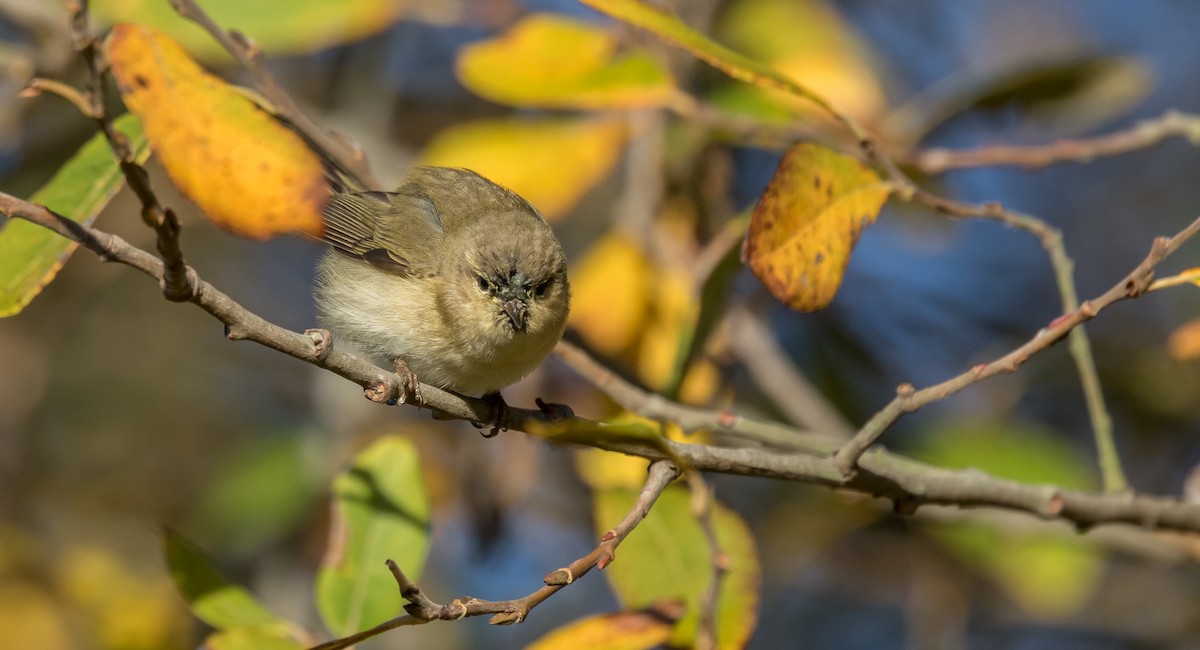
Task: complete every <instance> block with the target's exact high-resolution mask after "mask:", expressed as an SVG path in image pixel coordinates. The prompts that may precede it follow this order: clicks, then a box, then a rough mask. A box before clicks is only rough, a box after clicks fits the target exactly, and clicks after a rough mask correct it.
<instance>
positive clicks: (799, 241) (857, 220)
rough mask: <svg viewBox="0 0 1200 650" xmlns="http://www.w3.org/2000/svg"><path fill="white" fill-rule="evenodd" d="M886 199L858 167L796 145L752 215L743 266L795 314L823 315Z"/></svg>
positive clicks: (838, 156)
mask: <svg viewBox="0 0 1200 650" xmlns="http://www.w3.org/2000/svg"><path fill="white" fill-rule="evenodd" d="M888 192H889V187H888V185H887V184H885V183H883V182H881V181H880V180H879V177H878V176H877V175H876V174H875V172H873V171H871V170H870V169H868V168H867V167H865V166H863V165H862V163H860V162H858V161H857V160H855V159H853V158H851V157H849V156H846V155H843V154H840V153H838V152H836V151H833V150H831V149H827V148H825V147H821V146H818V145H815V144H811V143H800V144H797V145H795V146H793V147H792V148H791V149H789V150H788V152H787V153H786V154H784V157H783V160H782V161H780V163H779V169H777V170H776V171H775V176H774V177H773V178H772V179H771V182H770V184H769V185H768V186H767V189H766V191H765V192H764V193H763V195H762V197H761V198H760V199H759V202H758V205H757V206H755V208H754V215H753V217H751V220H750V230H749V232H748V233H747V235H746V242H745V245H744V246H743V247H742V259H743V260H744V261H745V262H746V263H747V264H748V265H749V266H750V268H751V270H753V271H754V274H755V275H756V276H758V279H760V280H762V282H763V284H765V285H766V286H767V289H769V290H770V292H771V295H773V296H775V297H776V298H778V299H779V300H781V301H783V302H784V303H786V304H787V305H788V306H789V307H792V308H793V309H799V310H801V311H815V310H817V309H821V308H822V307H825V306H826V305H828V304H829V302H830V301H832V300H833V297H834V295H835V294H836V293H837V290H838V286H840V285H841V282H842V275H844V274H845V272H846V266H847V264H849V263H850V252H851V250H852V249H853V248H854V245H855V243H857V242H858V236H859V235H860V234H861V233H862V231H863V229H864V228H866V227H867V226H868V225H870V224H871V223H873V222H874V221H875V218H876V217H878V216H879V210H880V209H881V208H882V207H883V203H884V201H886V200H887V196H888Z"/></svg>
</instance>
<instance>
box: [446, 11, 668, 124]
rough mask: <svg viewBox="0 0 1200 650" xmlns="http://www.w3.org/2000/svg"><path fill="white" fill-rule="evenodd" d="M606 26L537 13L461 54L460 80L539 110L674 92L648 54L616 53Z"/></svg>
mask: <svg viewBox="0 0 1200 650" xmlns="http://www.w3.org/2000/svg"><path fill="white" fill-rule="evenodd" d="M616 49H617V39H616V37H615V36H614V35H613V34H611V33H609V32H608V31H606V30H604V29H601V28H599V27H597V26H595V25H593V24H591V23H586V22H582V21H578V20H574V19H571V18H567V17H565V16H559V15H555V14H532V15H530V16H528V17H526V18H524V19H522V20H521V21H520V22H518V23H517V24H516V25H514V26H513V27H512V28H511V29H510V30H508V31H507V32H505V33H504V34H501V35H499V36H496V37H494V38H491V39H488V40H484V41H479V42H477V43H472V44H471V45H468V46H466V47H464V48H463V49H462V50H461V51H460V52H459V55H458V61H457V74H458V78H459V81H461V82H462V84H463V85H464V86H466V87H467V88H468V89H469V90H471V91H472V92H474V93H475V94H477V95H479V96H480V97H483V98H485V99H488V100H491V101H494V102H497V103H501V104H509V105H514V106H536V107H539V108H579V109H585V110H595V109H608V108H645V107H653V106H662V105H664V104H666V103H667V102H669V101H670V100H671V98H672V97H674V95H675V83H674V80H673V79H672V78H671V74H670V73H669V72H668V71H667V69H666V68H665V67H664V66H663V65H662V64H661V63H659V62H658V61H657V60H656V59H655V58H654V57H653V56H651V55H650V54H649V53H648V52H644V51H634V52H629V53H627V54H622V55H617V53H616Z"/></svg>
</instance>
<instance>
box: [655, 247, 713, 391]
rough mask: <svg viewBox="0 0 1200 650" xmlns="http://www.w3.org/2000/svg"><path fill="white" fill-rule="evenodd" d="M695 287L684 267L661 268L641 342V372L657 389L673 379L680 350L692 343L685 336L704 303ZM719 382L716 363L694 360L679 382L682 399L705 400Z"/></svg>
mask: <svg viewBox="0 0 1200 650" xmlns="http://www.w3.org/2000/svg"><path fill="white" fill-rule="evenodd" d="M692 287H693V285H692V278H691V276H690V275H689V274H688V273H687V271H685V270H684V269H681V268H666V269H660V270H659V272H658V274H657V278H656V279H655V284H654V293H653V300H652V302H653V305H654V309H653V311H652V314H651V318H650V320H649V322H647V324H646V326H645V328H644V331H643V332H642V336H641V339H640V340H639V343H638V356H637V371H638V376H639V377H641V379H642V381H644V382H646V383H647V384H648V385H650V386H652V387H654V388H655V389H657V390H661V389H663V388H665V387H667V386H668V385H669V383H670V382H671V381H672V380H673V377H672V374H673V373H674V372H675V371H676V360H677V359H678V358H679V356H680V349H681V348H683V347H684V346H686V345H687V344H688V342H687V341H685V340H684V339H683V337H684V336H685V335H686V334H687V333H688V331H689V327H690V326H691V324H692V323H695V322H696V318H697V315H698V313H699V307H700V305H699V300H698V296H696V295H695V292H694V291H693V289H692ZM719 382H720V373H719V372H718V371H717V369H716V367H715V366H713V365H712V363H710V362H708V361H703V360H702V361H699V362H697V363H694V364H692V365H691V366H689V367H688V368H687V369H686V373H685V374H684V376H683V378H682V379H681V380H680V381H679V391H678V392H679V399H680V401H683V402H686V403H689V404H701V403H704V402H706V401H708V399H709V398H710V397H712V394H713V393H714V392H715V391H716V389H717V386H718V385H719Z"/></svg>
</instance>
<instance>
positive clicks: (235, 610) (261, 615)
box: [163, 528, 290, 633]
mask: <svg viewBox="0 0 1200 650" xmlns="http://www.w3.org/2000/svg"><path fill="white" fill-rule="evenodd" d="M163 545H164V549H165V552H166V556H167V567H168V569H170V571H171V578H172V579H173V580H174V581H175V588H176V589H178V590H179V593H180V594H181V595H182V596H183V598H184V600H186V601H187V603H188V607H190V608H191V610H192V613H193V614H195V615H196V616H197V617H198V618H199V619H200V620H202V621H204V622H205V623H208V624H209V625H211V626H213V627H215V628H217V629H218V630H225V629H234V628H270V629H271V630H272V631H278V632H280V633H285V631H286V630H287V629H288V627H289V625H290V624H289V623H288V621H286V620H285V619H282V618H280V617H278V616H276V615H275V614H272V613H271V612H270V611H268V610H267V609H266V608H265V607H263V606H262V605H260V604H259V603H258V601H257V600H255V599H254V596H252V595H251V594H250V592H248V591H246V590H245V589H244V588H242V587H239V586H237V585H234V584H231V583H229V582H228V581H226V580H225V578H224V577H222V576H221V574H220V573H219V572H218V571H217V569H216V567H215V566H214V564H213V562H212V560H211V559H209V558H208V556H206V555H205V554H204V552H203V551H201V550H200V549H199V548H198V547H197V546H196V545H195V544H193V543H192V542H190V541H189V540H187V539H186V538H185V537H184V536H183V535H181V534H179V533H178V532H176V531H174V530H171V529H169V528H168V529H166V530H165V531H164V532H163Z"/></svg>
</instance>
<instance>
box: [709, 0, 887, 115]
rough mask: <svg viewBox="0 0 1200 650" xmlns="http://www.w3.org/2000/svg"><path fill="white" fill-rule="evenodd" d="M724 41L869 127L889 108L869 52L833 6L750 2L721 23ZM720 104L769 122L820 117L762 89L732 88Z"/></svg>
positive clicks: (810, 1) (718, 98)
mask: <svg viewBox="0 0 1200 650" xmlns="http://www.w3.org/2000/svg"><path fill="white" fill-rule="evenodd" d="M716 38H717V39H719V40H720V41H722V42H724V43H727V44H728V45H729V46H731V47H733V48H735V49H737V50H738V51H740V52H745V53H746V54H747V55H749V56H751V57H753V58H755V59H758V60H761V61H764V62H766V63H767V64H769V65H770V66H772V67H773V68H774V69H776V70H778V71H779V72H780V73H781V74H783V75H786V76H787V77H789V78H791V79H793V80H795V81H796V82H797V83H802V84H804V86H805V87H807V88H811V89H812V90H813V91H814V92H815V93H817V94H820V95H821V96H823V97H826V98H828V99H830V100H832V101H833V102H836V103H837V104H838V105H839V106H841V107H842V108H843V109H844V110H845V111H846V112H847V113H849V114H850V115H853V116H854V117H856V118H858V119H859V120H862V121H868V122H870V121H875V120H877V119H878V118H879V116H880V115H882V113H883V111H884V109H885V108H886V99H885V97H884V92H883V87H882V85H881V83H880V81H879V79H878V78H877V77H876V76H875V73H874V71H873V70H872V68H871V65H870V53H869V52H868V50H867V47H866V45H865V44H864V43H863V42H862V41H860V40H859V39H858V38H856V36H855V35H854V34H853V33H852V32H851V30H850V28H849V26H848V25H846V23H845V21H843V20H842V19H841V17H840V16H839V15H838V14H837V12H836V11H834V10H833V9H832V8H831V7H829V6H828V4H827V3H825V2H819V1H817V0H746V1H742V2H736V3H731V4H730V5H729V6H728V8H727V9H726V11H725V12H724V13H722V14H721V17H720V19H719V21H718V22H717V32H716ZM711 98H712V100H713V101H714V103H716V104H718V105H720V106H723V107H725V108H727V109H729V110H731V111H734V112H744V113H748V114H751V115H754V116H757V117H763V118H765V119H766V120H767V121H768V122H779V121H780V120H781V119H789V118H790V119H795V118H796V116H797V115H800V116H803V117H805V118H806V119H815V118H817V117H819V116H818V115H817V113H816V112H815V110H814V109H815V107H814V106H813V105H812V104H811V103H809V102H803V101H798V99H797V98H795V97H794V96H789V95H787V94H785V93H782V92H779V91H773V90H764V89H762V88H759V87H757V86H753V85H748V84H742V83H736V82H735V83H732V84H728V85H724V86H721V87H719V88H718V89H716V90H715V91H714V93H713V95H712V97H711Z"/></svg>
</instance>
